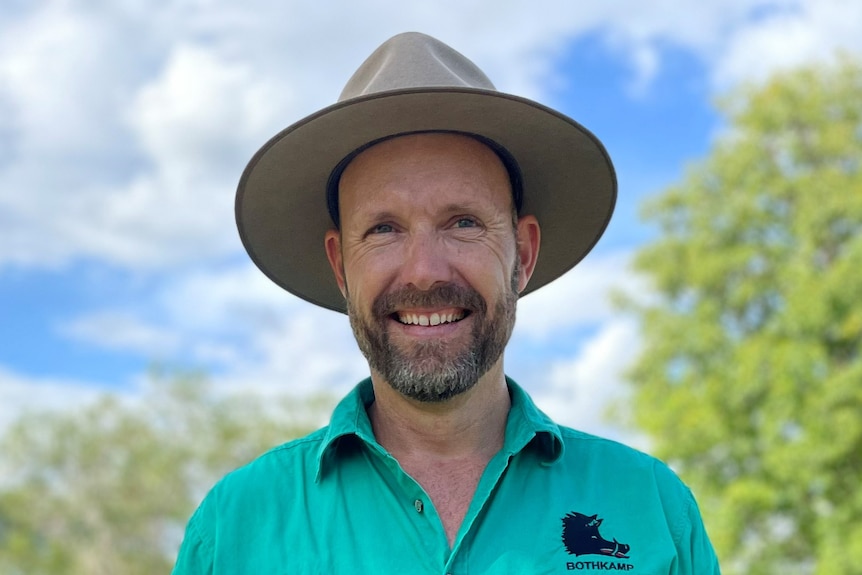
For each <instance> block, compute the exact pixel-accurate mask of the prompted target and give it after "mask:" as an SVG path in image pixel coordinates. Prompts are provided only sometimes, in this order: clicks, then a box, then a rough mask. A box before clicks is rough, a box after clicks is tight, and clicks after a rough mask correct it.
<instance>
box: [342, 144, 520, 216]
mask: <svg viewBox="0 0 862 575" xmlns="http://www.w3.org/2000/svg"><path fill="white" fill-rule="evenodd" d="M414 134H459V135H461V136H467V137H469V138H473V139H474V140H477V141H478V142H480V143H482V144H485V145H486V146H488V147H489V148H490V149H491V150H492V151H493V152H494V153H495V154H496V155H497V157H498V158H500V161H501V162H502V163H503V166H504V167H505V168H506V172H507V173H508V174H509V185H510V186H511V188H512V202H513V203H514V205H515V211H516V212H517V213H518V214H520V213H521V205H522V204H523V196H524V195H523V183H522V178H521V168H520V167H519V166H518V162H517V160H515V157H514V156H512V154H511V153H509V150H507V149H506V148H504V147H503V146H501V145H500V144H498V143H497V142H495V141H494V140H491V139H490V138H486V137H485V136H480V135H479V134H473V133H471V132H459V131H457V130H417V131H414V132H400V133H398V134H391V135H389V136H383V137H382V138H378V139H376V140H372V141H370V142H368V143H367V144H363V145H362V146H359V147H358V148H356V149H355V150H353V151H352V152H350V153H349V154H347V155H346V156H344V158H342V159H341V161H340V162H338V164H336V166H335V168H334V169H333V170H332V172H331V173H330V174H329V179H328V180H327V182H326V207H327V209H328V210H329V217H330V218H332V223H333V224H335V227H336V229H340V228H341V218H340V213H339V209H338V186H339V184H340V183H341V176H342V174H343V173H344V170H345V169H347V165H348V164H349V163H350V162H352V161H353V159H354V158H356V156H358V155H359V154H361V153H362V152H364V151H365V150H367V149H368V148H370V147H372V146H375V145H377V144H380V143H381V142H385V141H386V140H391V139H393V138H398V137H400V136H411V135H414Z"/></svg>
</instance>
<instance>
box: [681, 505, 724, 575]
mask: <svg viewBox="0 0 862 575" xmlns="http://www.w3.org/2000/svg"><path fill="white" fill-rule="evenodd" d="M686 491H688V490H687V489H686ZM688 495H689V504H688V505H687V508H686V509H687V513H686V514H685V517H684V520H683V524H682V529H681V530H680V533H679V536H678V538H677V541H676V547H677V568H676V569H675V570H674V571H673V573H674V574H675V575H720V573H721V571H720V569H719V567H718V558H717V557H716V555H715V550H714V549H713V548H712V543H710V541H709V537H708V536H707V534H706V528H705V527H704V525H703V519H702V518H701V516H700V509H699V508H698V506H697V502H696V501H695V500H694V496H693V495H691V492H690V491H689V492H688Z"/></svg>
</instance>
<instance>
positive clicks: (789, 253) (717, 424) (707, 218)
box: [628, 59, 862, 575]
mask: <svg viewBox="0 0 862 575" xmlns="http://www.w3.org/2000/svg"><path fill="white" fill-rule="evenodd" d="M723 111H724V113H725V116H726V119H727V124H728V129H727V131H726V134H725V135H724V136H723V137H722V138H720V139H719V140H718V141H717V142H716V144H715V145H714V147H713V149H712V150H711V152H710V154H709V156H708V157H707V158H705V159H704V160H703V161H701V162H700V163H698V164H697V165H695V166H693V167H692V169H690V171H689V172H688V173H687V175H686V177H685V178H684V181H682V183H680V184H679V185H676V186H674V187H672V188H671V189H669V190H667V191H666V192H665V193H663V194H661V195H660V196H658V197H656V198H655V199H653V200H651V201H650V202H648V204H647V205H646V206H645V210H644V215H645V217H646V219H647V220H648V221H652V222H654V223H656V224H657V225H658V227H659V229H660V231H661V234H660V235H659V239H657V240H656V241H655V242H653V243H652V244H650V245H648V246H647V247H646V248H644V249H643V250H641V251H640V252H639V253H638V254H637V256H636V258H635V267H636V269H637V270H638V271H639V272H640V273H642V274H644V275H645V276H646V277H647V278H648V279H649V280H651V282H652V285H653V287H654V290H655V291H654V293H653V294H652V295H651V296H649V299H646V300H645V301H641V302H640V303H636V304H634V303H632V302H631V301H629V302H628V305H629V306H630V307H629V309H631V310H633V311H634V313H635V315H636V316H637V318H638V320H639V322H640V325H641V329H642V335H643V340H644V350H643V353H642V355H641V357H640V359H639V360H638V361H637V362H636V365H635V367H634V368H633V370H632V371H631V373H630V380H631V383H632V390H633V393H634V398H633V399H634V401H633V405H634V410H635V411H634V415H633V418H634V423H635V424H636V425H637V426H638V427H639V428H641V429H642V430H644V431H646V432H647V433H648V434H649V435H650V436H651V437H652V438H653V441H654V443H653V445H654V448H655V451H656V453H657V455H659V456H661V457H664V458H667V459H669V460H670V461H671V462H672V464H673V465H674V466H675V467H676V468H677V469H678V470H679V471H680V473H681V474H682V476H683V477H684V479H685V480H686V481H687V482H688V483H689V484H690V485H691V486H692V488H693V489H694V491H695V493H696V494H697V496H698V499H699V501H700V504H701V507H702V508H703V511H704V515H705V517H706V521H707V527H708V530H709V532H710V534H711V537H712V539H713V543H714V544H715V546H716V547H717V550H718V552H719V555H720V558H721V561H722V568H723V570H724V571H725V572H727V573H747V574H755V575H756V574H772V573H776V574H778V573H781V574H795V573H817V574H850V573H862V171H860V169H862V67H860V64H859V63H857V62H853V61H851V60H849V59H843V60H841V61H840V62H839V63H838V64H836V65H834V66H831V67H819V68H808V69H801V70H797V71H794V72H792V73H785V74H782V75H778V76H776V77H774V78H773V79H772V80H771V81H769V82H768V83H766V84H765V85H761V86H759V87H747V88H745V89H743V90H742V91H740V92H737V93H736V94H735V95H733V96H732V97H731V98H729V99H728V100H726V101H725V102H724V105H723Z"/></svg>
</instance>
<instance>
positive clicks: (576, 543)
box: [563, 511, 631, 559]
mask: <svg viewBox="0 0 862 575" xmlns="http://www.w3.org/2000/svg"><path fill="white" fill-rule="evenodd" d="M602 521H603V520H602V519H599V518H598V515H591V516H587V515H584V514H582V513H576V512H574V511H573V512H571V513H567V514H566V516H565V517H563V545H565V546H566V551H568V552H569V555H577V556H580V555H605V556H607V557H616V558H617V559H628V558H629V556H628V553H629V551H630V550H631V545H628V544H626V543H620V542H619V541H617V540H616V538H614V540H613V541H608V540H607V539H605V538H604V537H602V535H601V534H600V533H599V526H601V524H602Z"/></svg>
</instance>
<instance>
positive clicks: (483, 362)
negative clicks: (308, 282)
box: [347, 266, 518, 402]
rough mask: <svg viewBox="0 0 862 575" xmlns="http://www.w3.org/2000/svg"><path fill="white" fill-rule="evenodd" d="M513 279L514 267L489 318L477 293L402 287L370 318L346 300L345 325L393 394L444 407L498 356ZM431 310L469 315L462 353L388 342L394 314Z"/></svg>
mask: <svg viewBox="0 0 862 575" xmlns="http://www.w3.org/2000/svg"><path fill="white" fill-rule="evenodd" d="M517 277H518V269H517V266H516V269H515V270H514V272H513V277H512V285H511V289H510V290H507V292H506V293H505V294H504V295H503V296H502V297H501V298H500V299H499V300H498V301H497V303H496V305H495V306H494V315H493V317H489V316H488V310H487V305H486V303H485V301H484V300H483V299H482V298H481V296H480V295H479V294H478V293H477V292H476V291H474V290H472V289H471V288H464V287H460V286H456V285H452V284H449V285H444V286H438V287H435V288H432V289H431V290H428V291H419V290H415V289H410V288H406V287H405V288H402V289H400V290H398V291H395V292H392V293H389V294H384V295H381V296H380V297H378V298H377V299H376V300H375V302H374V304H373V306H372V312H371V316H372V317H370V318H367V317H363V316H362V314H361V313H360V312H359V311H358V310H357V309H356V308H355V307H354V306H353V305H352V302H351V301H350V297H349V295H348V297H347V313H348V316H349V318H350V326H351V327H352V328H353V335H354V336H355V337H356V342H357V344H358V345H359V349H360V351H361V352H362V354H363V355H364V356H365V358H366V359H367V360H368V365H369V366H370V367H371V369H372V370H375V371H377V372H378V373H379V374H380V375H381V376H382V377H383V378H384V379H385V380H386V381H387V382H388V383H389V385H390V386H391V387H392V388H393V389H394V390H395V391H397V392H399V393H400V394H402V395H404V396H406V397H409V398H411V399H415V400H418V401H421V402H443V401H446V400H448V399H451V398H452V397H455V396H457V395H460V394H462V393H464V392H466V391H468V390H470V389H471V388H473V386H475V385H476V383H478V381H479V379H480V378H481V377H482V376H483V375H485V373H487V372H488V370H489V369H491V367H492V366H493V365H494V364H496V363H497V361H498V360H499V359H500V357H501V356H502V355H503V350H504V349H505V347H506V344H507V343H508V342H509V338H510V337H511V335H512V329H513V328H514V325H515V310H516V307H517V301H518V295H517V293H518V292H517ZM435 306H456V307H462V308H464V309H466V310H469V311H470V313H471V315H472V316H473V329H472V333H471V341H470V342H469V344H468V345H464V344H463V343H461V345H462V346H463V349H460V350H453V349H449V347H450V345H449V343H447V342H442V341H428V342H421V343H417V344H415V345H414V346H413V347H412V349H411V350H404V349H401V348H399V347H398V346H396V345H394V344H393V343H392V342H391V341H390V337H389V333H388V332H387V330H386V326H387V322H388V321H390V319H389V317H390V316H391V315H392V313H394V311H395V309H397V308H398V307H435Z"/></svg>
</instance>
